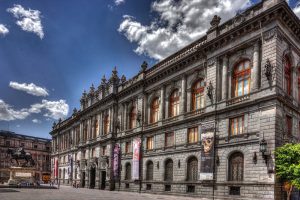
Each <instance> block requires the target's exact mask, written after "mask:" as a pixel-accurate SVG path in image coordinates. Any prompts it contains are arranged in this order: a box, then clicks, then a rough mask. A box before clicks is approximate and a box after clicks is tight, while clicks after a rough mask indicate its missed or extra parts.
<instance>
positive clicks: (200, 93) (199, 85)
mask: <svg viewBox="0 0 300 200" xmlns="http://www.w3.org/2000/svg"><path fill="white" fill-rule="evenodd" d="M203 107H204V81H203V79H201V80H198V81H197V82H196V83H194V85H193V87H192V110H198V109H200V108H203Z"/></svg>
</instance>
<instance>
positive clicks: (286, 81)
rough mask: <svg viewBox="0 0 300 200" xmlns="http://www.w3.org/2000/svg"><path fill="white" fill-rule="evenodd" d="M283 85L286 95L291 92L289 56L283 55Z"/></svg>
mask: <svg viewBox="0 0 300 200" xmlns="http://www.w3.org/2000/svg"><path fill="white" fill-rule="evenodd" d="M284 85H285V88H284V89H285V91H286V93H288V95H291V94H292V64H291V60H290V58H289V57H288V56H287V55H286V56H284Z"/></svg>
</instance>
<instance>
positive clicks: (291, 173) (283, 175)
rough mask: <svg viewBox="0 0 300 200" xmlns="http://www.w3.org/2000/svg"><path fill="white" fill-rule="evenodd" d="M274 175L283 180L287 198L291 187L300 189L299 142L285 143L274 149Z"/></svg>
mask: <svg viewBox="0 0 300 200" xmlns="http://www.w3.org/2000/svg"><path fill="white" fill-rule="evenodd" d="M275 156H276V158H275V169H276V175H277V177H279V178H280V179H281V180H282V181H283V182H284V189H285V191H286V192H287V199H288V200H290V198H291V193H292V191H293V188H294V187H296V188H298V189H300V144H285V145H284V146H282V147H278V148H277V149H276V150H275Z"/></svg>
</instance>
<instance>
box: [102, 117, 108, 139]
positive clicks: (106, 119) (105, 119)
mask: <svg viewBox="0 0 300 200" xmlns="http://www.w3.org/2000/svg"><path fill="white" fill-rule="evenodd" d="M103 125H104V135H106V134H108V133H109V115H106V116H105V117H104V122H103Z"/></svg>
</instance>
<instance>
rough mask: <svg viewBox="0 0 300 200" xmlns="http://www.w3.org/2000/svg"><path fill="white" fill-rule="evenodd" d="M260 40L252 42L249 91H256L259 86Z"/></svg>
mask: <svg viewBox="0 0 300 200" xmlns="http://www.w3.org/2000/svg"><path fill="white" fill-rule="evenodd" d="M259 52H260V40H258V41H256V42H255V44H254V51H253V67H252V69H251V91H256V90H257V89H258V87H259V79H260V70H259V68H260V61H259V60H260V59H259Z"/></svg>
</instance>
